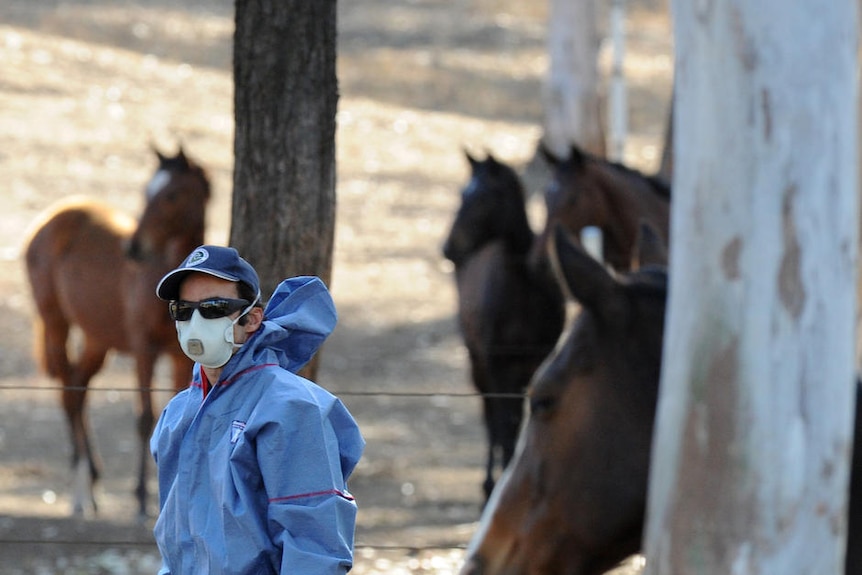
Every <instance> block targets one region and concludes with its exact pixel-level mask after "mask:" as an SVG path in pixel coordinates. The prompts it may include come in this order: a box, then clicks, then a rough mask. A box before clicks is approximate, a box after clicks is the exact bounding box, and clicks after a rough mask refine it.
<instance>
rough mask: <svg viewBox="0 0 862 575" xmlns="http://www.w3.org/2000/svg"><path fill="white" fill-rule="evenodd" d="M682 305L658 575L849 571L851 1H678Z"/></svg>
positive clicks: (669, 355)
mask: <svg viewBox="0 0 862 575" xmlns="http://www.w3.org/2000/svg"><path fill="white" fill-rule="evenodd" d="M674 19H675V21H674V30H675V31H676V54H677V56H676V59H677V62H676V81H677V84H676V85H677V90H676V102H675V106H676V116H675V118H676V122H675V124H676V125H675V131H676V134H675V140H676V142H675V147H674V153H675V160H676V161H675V171H674V200H673V208H672V233H671V236H672V237H673V238H674V240H673V243H672V246H671V254H670V258H671V266H670V294H671V299H670V305H669V311H668V330H667V332H666V334H667V335H666V341H665V350H664V356H665V362H664V366H665V369H664V373H663V375H662V384H661V385H662V389H661V399H660V402H659V410H658V420H657V429H656V436H655V438H654V455H653V464H652V465H653V466H652V471H651V478H650V502H649V510H648V517H649V519H648V523H647V533H646V538H645V550H646V556H647V573H650V574H658V573H661V574H670V573H698V574H706V575H709V574H718V573H721V574H722V575H727V574H733V573H745V574H749V575H755V574H762V575H770V574H776V573H807V574H812V575H815V574H816V575H823V574H837V573H841V572H843V556H844V555H843V554H844V545H845V532H846V524H847V518H846V504H847V486H848V476H849V457H850V452H851V443H852V436H851V421H852V417H853V406H854V401H855V397H854V384H853V382H854V373H853V372H854V307H855V282H856V259H857V251H858V250H857V234H858V218H859V216H858V199H857V188H856V179H857V168H856V160H857V143H856V125H857V124H856V120H857V118H856V113H857V112H856V95H857V86H856V35H857V31H856V24H857V14H856V3H855V2H831V3H821V4H817V6H816V8H815V7H814V5H813V4H811V3H808V2H803V1H793V2H785V1H783V0H714V1H712V2H676V3H674Z"/></svg>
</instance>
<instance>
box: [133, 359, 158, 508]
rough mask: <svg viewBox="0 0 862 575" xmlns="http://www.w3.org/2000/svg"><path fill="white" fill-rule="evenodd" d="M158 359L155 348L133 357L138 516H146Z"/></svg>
mask: <svg viewBox="0 0 862 575" xmlns="http://www.w3.org/2000/svg"><path fill="white" fill-rule="evenodd" d="M157 359H158V353H157V352H156V351H155V348H148V349H147V350H146V351H144V352H139V353H138V354H137V355H136V357H135V365H136V369H137V372H138V399H139V401H138V445H139V449H138V484H137V487H135V497H136V498H137V500H138V517H139V518H140V519H141V520H144V519H146V517H147V496H148V493H147V477H148V475H149V473H148V472H149V460H150V435H151V434H152V433H153V426H154V424H155V414H154V413H153V397H152V392H151V389H150V386H151V385H152V381H153V372H154V368H155V364H156V360H157Z"/></svg>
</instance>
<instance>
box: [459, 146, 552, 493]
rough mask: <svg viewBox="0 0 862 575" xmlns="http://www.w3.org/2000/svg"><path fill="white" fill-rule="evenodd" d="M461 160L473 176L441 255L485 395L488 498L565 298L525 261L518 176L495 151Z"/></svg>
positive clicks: (526, 237)
mask: <svg viewBox="0 0 862 575" xmlns="http://www.w3.org/2000/svg"><path fill="white" fill-rule="evenodd" d="M467 160H468V162H469V163H470V167H471V171H472V174H471V177H470V180H469V182H468V183H467V185H466V186H465V187H464V189H463V190H462V193H461V206H460V208H459V210H458V213H457V215H456V216H455V221H454V222H453V224H452V229H451V231H450V233H449V237H448V238H447V240H446V243H445V245H444V246H443V253H444V255H445V256H446V257H447V258H448V259H449V260H451V261H452V262H453V263H454V264H455V281H456V284H457V287H458V319H459V325H460V328H461V334H462V336H463V338H464V345H465V346H466V347H467V351H468V353H469V356H470V368H471V375H472V378H473V383H474V385H475V387H476V389H477V390H478V391H479V392H480V393H482V394H483V398H482V401H483V415H484V422H485V429H486V431H487V436H488V457H487V465H486V473H485V482H484V490H485V496H486V498H487V496H488V495H490V494H491V490H492V489H493V487H494V482H495V479H496V475H497V474H498V469H499V470H502V468H503V467H505V466H506V464H508V463H509V460H510V459H511V458H512V454H513V453H514V451H515V444H516V441H517V436H518V430H519V429H520V427H521V420H522V415H523V411H524V400H523V397H522V396H521V395H522V394H523V392H524V390H525V389H526V387H527V384H528V383H529V382H530V378H531V377H532V375H533V373H534V372H535V370H536V368H537V367H538V366H539V364H540V363H541V362H542V360H544V359H545V357H547V356H548V354H550V352H551V350H553V348H554V345H555V344H556V342H557V339H558V338H559V336H560V332H561V331H562V328H563V323H564V321H565V300H564V299H563V295H562V293H561V292H560V289H559V287H558V286H557V284H556V282H555V280H554V277H553V274H552V273H550V270H547V271H546V272H537V271H535V270H533V269H531V268H530V267H529V266H528V265H527V254H528V252H529V250H530V247H531V246H532V243H533V241H534V238H535V234H534V233H533V231H532V229H531V228H530V225H529V222H528V220H527V212H526V208H525V205H524V202H525V196H524V189H523V186H522V184H521V181H520V179H519V178H518V175H517V174H516V173H515V171H514V170H513V169H512V168H511V167H510V166H507V165H506V164H504V163H502V162H499V161H497V160H496V159H494V157H493V156H488V158H487V159H486V160H482V161H480V160H477V159H475V158H473V157H471V156H470V155H469V154H467Z"/></svg>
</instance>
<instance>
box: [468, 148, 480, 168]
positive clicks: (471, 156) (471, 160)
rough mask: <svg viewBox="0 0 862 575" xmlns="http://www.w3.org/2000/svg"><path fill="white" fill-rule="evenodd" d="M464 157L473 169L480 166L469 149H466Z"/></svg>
mask: <svg viewBox="0 0 862 575" xmlns="http://www.w3.org/2000/svg"><path fill="white" fill-rule="evenodd" d="M464 156H465V157H466V158H467V161H468V162H470V167H471V168H472V169H476V166H478V165H479V160H477V159H476V158H475V157H474V156H473V155H472V154H471V153H470V152H469V150H467V148H464Z"/></svg>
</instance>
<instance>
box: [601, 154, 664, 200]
mask: <svg viewBox="0 0 862 575" xmlns="http://www.w3.org/2000/svg"><path fill="white" fill-rule="evenodd" d="M589 157H590V158H591V159H593V160H595V161H596V162H599V163H603V164H606V165H608V166H610V167H612V168H614V169H616V170H617V171H619V172H622V173H624V174H626V175H629V176H633V177H635V178H639V179H641V180H643V181H645V182H646V183H647V184H649V187H650V189H651V190H652V191H653V192H654V193H656V194H657V195H658V196H659V197H662V198H664V199H665V200H667V201H670V199H671V186H670V184H669V183H668V182H667V180H665V179H664V178H662V177H661V176H658V175H655V174H653V175H647V174H645V173H643V172H642V171H640V170H638V169H635V168H632V167H631V166H627V165H625V164H623V163H621V162H615V161H612V160H605V159H602V158H600V157H598V156H594V155H592V154H590V156H589Z"/></svg>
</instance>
